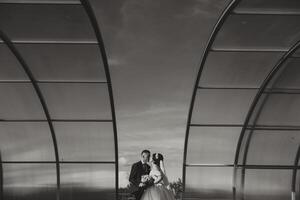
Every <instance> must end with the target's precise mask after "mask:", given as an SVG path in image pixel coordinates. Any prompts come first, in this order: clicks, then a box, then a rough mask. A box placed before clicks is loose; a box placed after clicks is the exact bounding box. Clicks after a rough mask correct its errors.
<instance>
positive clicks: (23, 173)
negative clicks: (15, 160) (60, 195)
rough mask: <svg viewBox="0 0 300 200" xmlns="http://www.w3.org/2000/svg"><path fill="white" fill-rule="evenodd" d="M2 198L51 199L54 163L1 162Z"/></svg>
mask: <svg viewBox="0 0 300 200" xmlns="http://www.w3.org/2000/svg"><path fill="white" fill-rule="evenodd" d="M2 165H3V190H4V192H3V193H4V194H3V196H4V199H17V200H40V199H45V200H53V199H55V196H56V170H55V169H56V168H55V164H2Z"/></svg>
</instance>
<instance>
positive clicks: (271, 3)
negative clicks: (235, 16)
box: [235, 0, 300, 14]
mask: <svg viewBox="0 0 300 200" xmlns="http://www.w3.org/2000/svg"><path fill="white" fill-rule="evenodd" d="M235 11H236V12H238V13H258V14H259V13H273V14H274V13H276V14H300V2H299V1H298V0H288V1H287V0H263V1H262V0H243V1H241V2H240V3H239V4H238V7H237V8H236V9H235Z"/></svg>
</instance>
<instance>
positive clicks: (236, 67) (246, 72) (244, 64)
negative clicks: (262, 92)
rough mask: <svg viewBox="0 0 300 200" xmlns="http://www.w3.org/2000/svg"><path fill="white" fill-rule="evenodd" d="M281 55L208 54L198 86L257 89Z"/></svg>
mask: <svg viewBox="0 0 300 200" xmlns="http://www.w3.org/2000/svg"><path fill="white" fill-rule="evenodd" d="M281 56H282V53H275V52H268V53H267V52H264V53H263V52H210V53H209V56H208V59H207V61H206V64H205V67H204V69H203V72H202V75H201V78H200V82H199V86H201V87H234V88H243V87H244V88H259V87H260V85H261V83H262V82H263V80H264V79H265V77H266V75H267V74H268V73H269V72H270V70H271V69H272V68H273V67H274V65H275V64H276V62H277V61H278V59H280V57H281Z"/></svg>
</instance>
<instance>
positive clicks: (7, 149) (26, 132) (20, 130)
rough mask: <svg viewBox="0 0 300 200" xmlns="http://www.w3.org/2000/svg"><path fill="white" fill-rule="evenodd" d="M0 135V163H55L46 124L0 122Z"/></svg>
mask: <svg viewBox="0 0 300 200" xmlns="http://www.w3.org/2000/svg"><path fill="white" fill-rule="evenodd" d="M0 133H1V134H0V146H1V156H2V161H55V156H54V147H53V141H52V137H51V133H50V129H49V125H48V123H47V122H0ZM33 138H34V139H33Z"/></svg>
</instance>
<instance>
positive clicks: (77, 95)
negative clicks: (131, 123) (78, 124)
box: [39, 83, 111, 120]
mask: <svg viewBox="0 0 300 200" xmlns="http://www.w3.org/2000/svg"><path fill="white" fill-rule="evenodd" d="M39 85H40V87H41V89H42V92H43V94H44V96H45V100H46V103H47V105H48V108H49V112H50V115H51V118H52V119H76V120H81V119H82V120H83V119H85V120H86V119H90V120H110V119H111V111H110V102H109V95H108V90H107V85H106V84H94V83H85V84H84V83H40V84H39Z"/></svg>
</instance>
